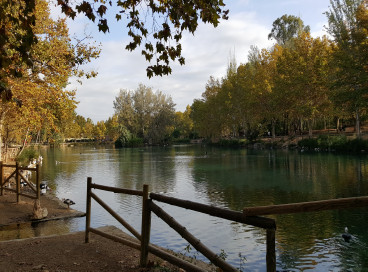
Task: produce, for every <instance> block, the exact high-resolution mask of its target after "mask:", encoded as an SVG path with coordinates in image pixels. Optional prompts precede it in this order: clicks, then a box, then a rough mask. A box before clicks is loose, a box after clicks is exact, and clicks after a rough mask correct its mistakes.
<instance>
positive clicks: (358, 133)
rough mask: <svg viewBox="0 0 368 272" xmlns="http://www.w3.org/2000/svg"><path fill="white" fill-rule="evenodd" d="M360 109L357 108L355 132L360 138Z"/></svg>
mask: <svg viewBox="0 0 368 272" xmlns="http://www.w3.org/2000/svg"><path fill="white" fill-rule="evenodd" d="M359 117H360V116H359V110H358V109H356V110H355V133H356V136H357V138H358V139H360V118H359Z"/></svg>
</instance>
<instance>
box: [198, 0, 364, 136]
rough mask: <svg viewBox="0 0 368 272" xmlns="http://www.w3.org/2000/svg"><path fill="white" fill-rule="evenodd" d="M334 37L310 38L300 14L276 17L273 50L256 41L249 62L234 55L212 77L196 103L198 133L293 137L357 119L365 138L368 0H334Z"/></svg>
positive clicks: (329, 13) (329, 28)
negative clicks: (238, 61)
mask: <svg viewBox="0 0 368 272" xmlns="http://www.w3.org/2000/svg"><path fill="white" fill-rule="evenodd" d="M325 14H326V16H327V18H328V26H327V28H326V29H327V31H328V33H329V35H330V38H328V37H326V36H324V37H317V38H313V37H312V36H311V35H310V33H309V27H308V26H304V23H303V21H302V20H301V19H300V18H299V17H295V16H288V15H284V16H282V17H280V18H278V19H277V20H275V21H274V24H273V28H272V30H271V33H270V34H269V36H268V37H269V38H270V39H275V41H276V43H275V44H274V46H273V47H272V48H270V49H261V50H260V49H258V48H257V47H252V48H251V50H250V52H249V55H248V61H247V62H246V63H245V64H241V65H239V66H237V65H236V61H235V60H234V58H233V59H232V60H231V61H230V63H229V65H228V70H227V74H226V76H224V77H223V78H222V79H221V80H217V79H214V78H210V80H209V81H208V83H207V85H206V90H205V92H204V93H203V94H202V99H197V100H195V101H194V102H193V104H192V106H191V110H192V118H193V122H194V129H195V130H196V131H197V132H198V134H199V136H201V137H205V138H210V139H219V138H221V137H229V136H230V137H243V136H244V137H247V138H248V139H255V138H257V137H258V136H260V135H265V134H266V135H267V134H269V135H272V137H275V136H276V135H295V134H299V133H303V132H305V131H307V132H308V134H309V135H312V131H313V129H322V128H327V127H334V128H336V129H342V128H343V126H342V124H341V120H353V121H354V123H355V132H356V134H357V136H358V137H359V136H360V130H361V129H360V124H361V122H362V121H363V120H365V119H366V117H367V115H366V111H367V102H368V96H367V95H368V81H367V79H368V78H367V76H368V55H367V53H368V43H367V38H368V2H367V1H359V0H355V1H345V0H341V1H340V0H333V1H331V7H330V10H329V11H327V12H326V13H325Z"/></svg>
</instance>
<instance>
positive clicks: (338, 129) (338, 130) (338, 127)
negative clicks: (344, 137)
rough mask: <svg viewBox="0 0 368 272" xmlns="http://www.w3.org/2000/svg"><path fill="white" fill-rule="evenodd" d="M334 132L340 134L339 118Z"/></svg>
mask: <svg viewBox="0 0 368 272" xmlns="http://www.w3.org/2000/svg"><path fill="white" fill-rule="evenodd" d="M336 130H337V132H338V133H339V132H340V118H337V121H336Z"/></svg>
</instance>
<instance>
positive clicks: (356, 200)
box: [243, 196, 368, 216]
mask: <svg viewBox="0 0 368 272" xmlns="http://www.w3.org/2000/svg"><path fill="white" fill-rule="evenodd" d="M364 206H368V196H361V197H350V198H337V199H330V200H319V201H310V202H299V203H289V204H280V205H270V206H258V207H247V208H244V209H243V214H244V216H255V215H270V214H285V213H302V212H319V211H325V210H341V209H349V208H358V207H364Z"/></svg>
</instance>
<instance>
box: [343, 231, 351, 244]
mask: <svg viewBox="0 0 368 272" xmlns="http://www.w3.org/2000/svg"><path fill="white" fill-rule="evenodd" d="M341 236H342V238H344V240H345V242H348V243H349V242H350V240H351V238H352V236H351V234H350V233H349V230H348V227H345V232H344V233H343V234H342V235H341Z"/></svg>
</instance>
